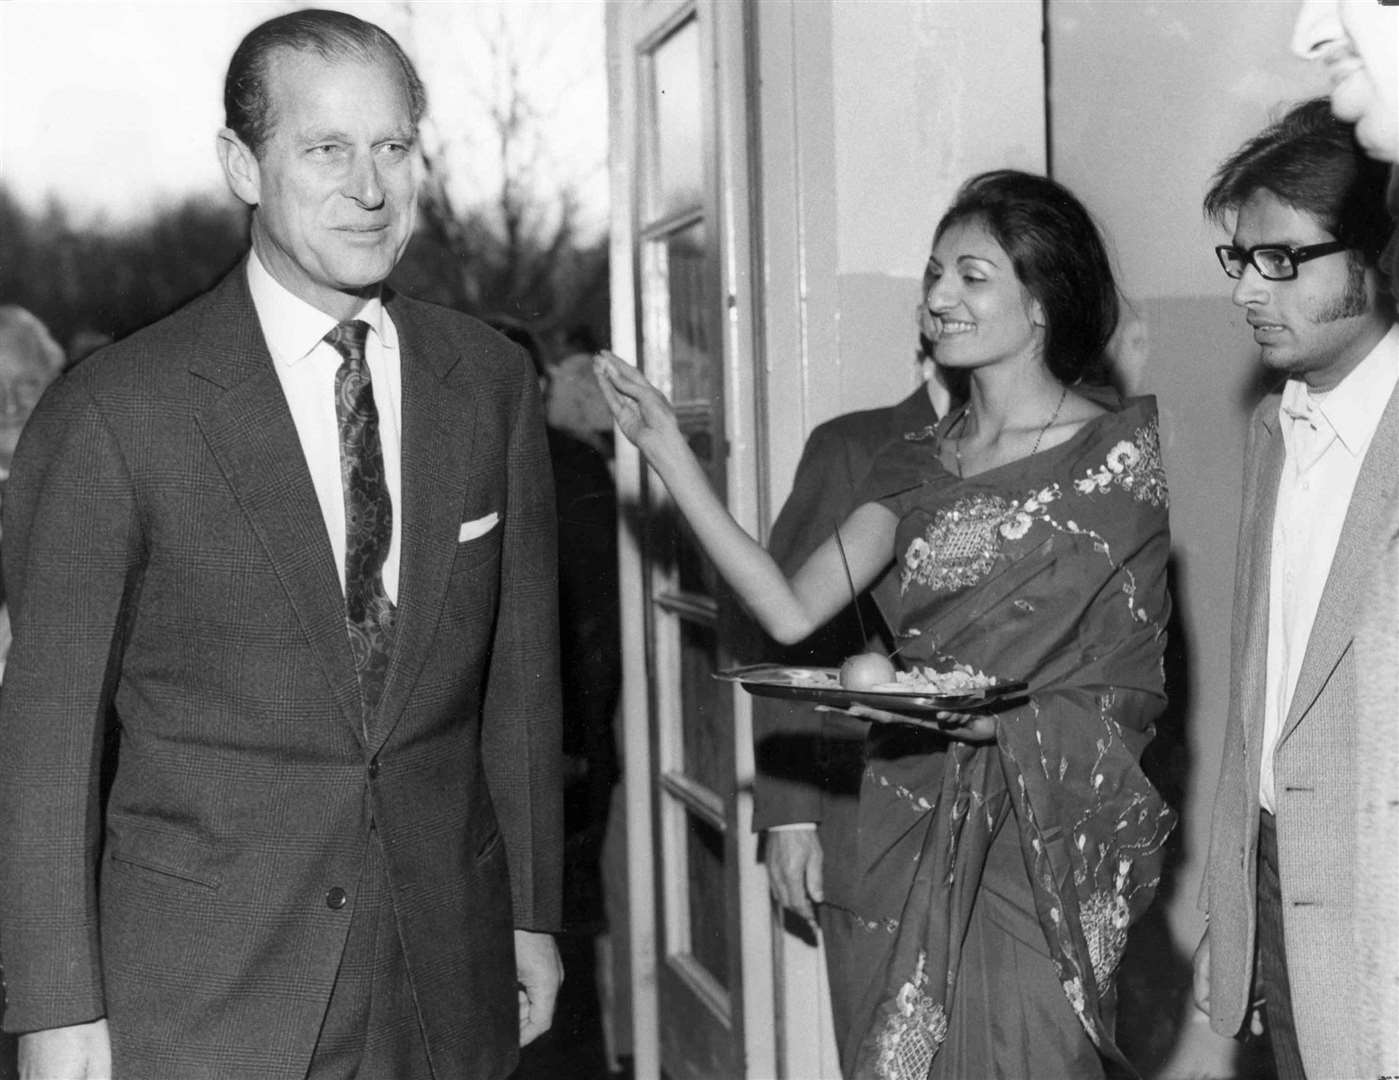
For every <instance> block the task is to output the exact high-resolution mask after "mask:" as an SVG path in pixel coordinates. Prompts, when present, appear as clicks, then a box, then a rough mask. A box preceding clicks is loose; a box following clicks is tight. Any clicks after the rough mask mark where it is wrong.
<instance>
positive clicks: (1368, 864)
mask: <svg viewBox="0 0 1399 1080" xmlns="http://www.w3.org/2000/svg"><path fill="white" fill-rule="evenodd" d="M1292 46H1293V50H1294V51H1295V52H1296V53H1297V55H1299V56H1301V57H1303V58H1304V59H1310V60H1316V61H1319V62H1321V63H1323V64H1324V65H1325V67H1326V71H1327V74H1328V75H1329V77H1330V80H1331V109H1332V111H1333V112H1334V113H1335V114H1336V115H1337V116H1338V117H1340V118H1341V119H1342V120H1350V121H1353V122H1354V123H1355V125H1356V137H1357V138H1358V139H1359V140H1360V142H1361V144H1362V145H1363V146H1364V147H1365V149H1366V150H1367V151H1368V152H1369V153H1370V154H1371V155H1372V156H1373V157H1376V158H1378V159H1380V160H1381V161H1386V162H1389V163H1390V165H1391V168H1390V173H1389V212H1390V215H1391V216H1392V217H1394V218H1396V219H1399V164H1396V163H1399V7H1395V6H1393V5H1392V4H1390V5H1384V4H1377V3H1370V2H1368V0H1308V2H1307V3H1304V4H1302V6H1301V8H1300V10H1299V11H1298V13H1297V25H1296V28H1295V31H1294V34H1293V40H1292ZM1381 267H1382V268H1383V269H1384V270H1385V272H1386V273H1387V274H1388V275H1389V289H1390V292H1391V293H1392V294H1394V295H1395V296H1399V238H1396V237H1391V239H1390V244H1389V249H1388V251H1387V252H1386V254H1385V256H1384V257H1383V258H1382V259H1381ZM1386 502H1387V506H1386V510H1385V525H1384V527H1383V529H1382V531H1381V536H1380V541H1381V544H1382V547H1381V549H1380V551H1379V552H1378V553H1377V554H1376V557H1375V569H1374V575H1373V580H1372V583H1371V586H1370V589H1369V592H1368V594H1367V596H1366V597H1365V598H1364V600H1365V602H1364V604H1363V607H1362V609H1361V613H1360V620H1359V626H1358V627H1357V629H1356V634H1355V657H1356V659H1355V665H1356V669H1357V671H1358V673H1359V674H1358V681H1359V686H1358V688H1357V698H1358V702H1357V705H1358V708H1357V713H1356V722H1355V728H1356V733H1355V762H1356V765H1355V768H1356V786H1355V819H1356V820H1355V832H1356V835H1355V852H1356V861H1357V864H1358V865H1359V866H1362V867H1364V868H1365V871H1364V872H1363V873H1359V874H1357V875H1356V877H1355V882H1354V888H1355V950H1356V963H1357V966H1356V970H1355V972H1354V983H1353V987H1354V991H1355V992H1354V993H1353V994H1352V996H1351V1009H1352V1012H1353V1014H1354V1015H1355V1018H1356V1019H1355V1026H1356V1030H1357V1045H1356V1060H1357V1063H1358V1064H1359V1065H1360V1066H1361V1067H1362V1069H1363V1071H1364V1073H1365V1074H1366V1075H1374V1076H1379V1075H1382V1074H1386V1073H1399V1021H1396V1019H1395V1018H1396V1017H1399V491H1396V490H1395V489H1394V488H1391V489H1390V491H1389V492H1388V493H1387V500H1386Z"/></svg>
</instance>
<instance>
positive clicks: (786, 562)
mask: <svg viewBox="0 0 1399 1080" xmlns="http://www.w3.org/2000/svg"><path fill="white" fill-rule="evenodd" d="M855 479H856V478H855V477H853V476H852V475H851V465H850V456H849V453H848V448H847V447H846V445H845V440H843V439H842V438H841V437H840V436H839V434H838V433H836V432H834V431H833V430H832V429H831V428H830V427H829V426H822V427H819V428H817V429H816V430H815V431H814V432H813V433H812V435H811V437H810V438H809V439H808V440H807V443H806V446H805V447H804V448H803V449H802V456H801V460H800V462H798V464H797V472H796V476H795V477H794V479H793V481H792V492H791V494H790V495H789V496H788V497H787V501H786V502H785V503H784V504H783V506H782V510H781V512H780V513H779V514H778V515H777V520H776V521H775V522H774V523H773V527H772V533H771V535H770V536H769V538H768V551H769V552H770V553H771V554H772V557H773V558H774V559H776V560H777V563H778V565H779V566H781V567H782V570H783V572H784V573H786V574H788V575H791V574H794V573H795V572H796V571H797V570H798V569H799V568H800V567H801V565H802V563H803V562H805V561H806V559H807V558H808V557H809V556H810V555H811V553H812V552H813V551H815V550H816V548H817V547H819V546H820V545H821V543H822V542H823V541H825V540H826V538H827V537H829V536H830V535H831V533H832V532H833V531H834V530H835V527H836V525H837V524H838V523H839V522H840V521H841V519H842V518H844V517H845V515H846V513H847V512H848V511H849V509H850V507H849V502H850V499H851V496H852V494H853V492H854V486H855ZM858 637H859V635H858V634H855V635H854V642H855V643H854V644H853V645H850V641H849V639H850V638H851V634H850V632H849V630H848V629H842V628H840V627H836V628H828V629H825V630H822V631H818V632H817V633H816V634H815V635H813V636H812V638H811V639H808V641H806V642H802V643H800V644H799V645H796V646H793V647H792V648H790V649H785V650H784V649H781V648H780V647H779V646H777V645H771V646H770V647H769V651H768V658H769V659H772V660H776V661H784V662H788V663H794V664H813V663H819V664H830V663H839V662H840V661H839V656H840V655H841V653H842V651H844V652H853V651H856V650H858V649H859V648H861V647H862V643H861V642H859V640H858ZM842 639H843V640H842ZM823 726H824V725H823V720H822V714H820V713H817V712H816V711H815V710H813V709H812V707H811V706H810V705H805V704H801V703H798V702H789V701H781V700H775V699H772V698H754V699H753V741H754V748H755V752H756V757H757V764H758V769H757V775H756V776H755V778H754V790H753V795H754V814H753V827H754V828H755V829H758V830H762V829H768V828H771V827H772V826H774V825H786V824H791V823H793V822H801V821H820V820H821V805H822V798H821V789H820V783H821V777H820V776H819V775H818V773H819V763H820V761H821V759H822V755H821V753H820V742H821V733H822V729H823Z"/></svg>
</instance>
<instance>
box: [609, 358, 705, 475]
mask: <svg viewBox="0 0 1399 1080" xmlns="http://www.w3.org/2000/svg"><path fill="white" fill-rule="evenodd" d="M593 373H594V374H595V375H596V376H597V381H598V386H599V387H600V388H601V389H602V396H603V398H604V399H605V400H606V401H607V407H608V409H609V410H611V412H612V419H613V420H615V421H616V422H617V428H618V430H620V431H621V433H622V434H623V435H625V436H626V438H627V441H628V442H630V443H631V444H632V445H633V446H635V447H636V448H637V449H638V450H640V451H641V452H642V453H643V454H645V455H646V456H647V458H648V459H649V458H650V456H651V454H652V453H653V451H654V450H656V449H658V448H659V447H660V446H661V445H662V444H664V443H666V442H668V441H670V440H679V441H680V442H682V443H683V442H684V437H683V436H682V435H681V434H680V427H679V425H678V424H677V423H676V422H675V410H674V409H672V408H671V406H670V402H669V401H667V400H666V399H665V395H664V394H662V393H661V392H660V391H659V390H657V389H656V388H655V387H654V386H652V385H651V384H650V383H649V382H648V381H647V380H646V377H645V376H644V375H642V374H641V372H639V371H637V369H636V368H634V367H633V366H632V365H631V364H628V363H627V362H626V361H625V360H623V359H622V358H621V357H620V356H618V355H617V354H616V353H612V352H608V351H607V350H605V349H604V350H603V351H602V352H599V353H597V354H596V355H595V356H594V357H593Z"/></svg>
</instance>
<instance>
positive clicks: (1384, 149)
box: [1292, 0, 1399, 162]
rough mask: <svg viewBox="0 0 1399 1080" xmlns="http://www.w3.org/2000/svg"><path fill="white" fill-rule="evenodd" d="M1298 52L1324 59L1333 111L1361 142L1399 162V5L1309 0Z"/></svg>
mask: <svg viewBox="0 0 1399 1080" xmlns="http://www.w3.org/2000/svg"><path fill="white" fill-rule="evenodd" d="M1292 51H1293V52H1295V53H1296V54H1297V55H1298V56H1300V57H1302V58H1303V59H1307V60H1317V61H1320V62H1321V63H1322V64H1324V65H1325V67H1326V74H1327V76H1328V77H1329V78H1330V80H1331V111H1332V112H1334V113H1335V114H1336V116H1337V117H1339V118H1340V119H1342V120H1348V121H1351V122H1353V123H1354V124H1355V136H1356V138H1357V139H1358V140H1359V141H1360V145H1361V146H1363V147H1365V149H1366V150H1367V151H1368V152H1369V153H1370V154H1371V155H1373V156H1374V157H1377V158H1381V159H1383V160H1385V161H1395V162H1399V7H1392V6H1385V5H1381V4H1379V3H1376V0H1305V2H1304V3H1303V4H1302V7H1301V10H1300V11H1298V13H1297V24H1296V27H1295V28H1294V30H1293V34H1292Z"/></svg>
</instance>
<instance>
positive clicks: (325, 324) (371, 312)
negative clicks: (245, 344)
mask: <svg viewBox="0 0 1399 1080" xmlns="http://www.w3.org/2000/svg"><path fill="white" fill-rule="evenodd" d="M248 290H249V291H250V292H251V293H252V296H253V307H254V308H255V309H256V310H257V317H258V321H259V322H260V323H261V324H262V333H263V336H264V337H266V339H267V350H268V352H270V353H271V354H272V360H273V362H275V363H277V364H280V365H283V366H289V365H292V364H295V363H297V362H298V361H300V360H304V359H305V358H306V357H308V356H310V355H311V353H312V352H314V351H315V349H316V346H317V345H319V344H320V343H321V340H322V339H323V338H324V337H325V336H326V334H327V333H329V332H330V329H331V328H332V327H333V326H335V325H336V322H337V321H338V320H336V319H333V318H331V317H330V316H329V315H327V314H326V313H325V312H324V311H321V310H320V309H319V308H317V307H314V306H313V305H311V304H308V303H307V302H306V301H305V300H302V299H301V298H300V297H299V296H296V295H295V294H293V293H292V292H291V291H290V290H289V289H287V287H286V286H285V285H283V284H282V283H281V282H279V281H278V280H277V279H276V278H274V277H273V276H272V275H271V273H269V272H268V270H267V267H265V266H264V265H263V264H262V260H261V259H259V258H258V257H257V252H256V251H250V252H249V253H248ZM354 317H355V318H356V319H363V320H364V321H365V322H367V323H368V324H369V329H370V332H371V333H373V334H374V335H375V336H376V337H377V338H378V339H379V341H380V342H381V343H384V341H385V338H384V323H383V320H384V305H383V302H382V301H381V300H380V299H379V297H378V296H372V297H370V298H369V299H368V300H366V301H365V303H364V306H363V307H362V308H360V310H359V311H358V312H357V313H356V314H355V316H354Z"/></svg>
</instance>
